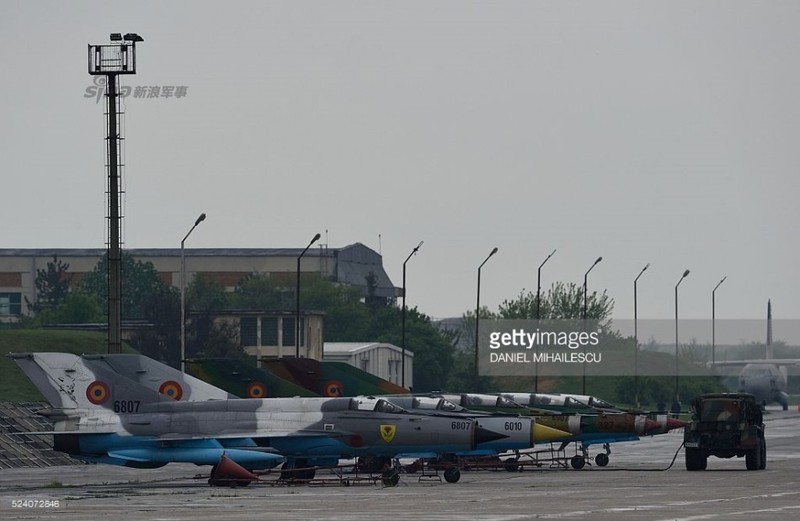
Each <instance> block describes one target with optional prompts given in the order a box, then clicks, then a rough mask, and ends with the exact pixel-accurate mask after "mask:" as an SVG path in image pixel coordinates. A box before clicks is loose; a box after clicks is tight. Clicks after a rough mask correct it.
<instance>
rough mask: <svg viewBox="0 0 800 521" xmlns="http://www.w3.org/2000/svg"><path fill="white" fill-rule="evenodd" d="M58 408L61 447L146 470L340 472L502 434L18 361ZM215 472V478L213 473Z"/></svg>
mask: <svg viewBox="0 0 800 521" xmlns="http://www.w3.org/2000/svg"><path fill="white" fill-rule="evenodd" d="M10 356H11V357H12V358H13V359H14V360H15V362H16V363H17V365H19V367H20V368H21V369H22V370H23V372H25V374H26V375H27V376H28V378H30V379H31V381H32V382H33V383H34V385H36V387H37V388H39V390H40V391H41V392H42V394H43V395H44V396H45V398H46V399H47V400H48V402H49V403H50V404H51V405H52V406H53V407H54V408H55V410H53V411H49V412H48V413H47V415H48V416H49V417H50V418H51V419H52V420H53V421H54V422H55V432H51V433H48V434H53V435H54V439H55V441H54V448H55V449H56V450H59V451H62V452H67V453H68V454H71V455H74V456H76V457H78V458H79V459H84V460H87V461H94V462H99V463H109V464H116V465H125V466H132V467H140V468H154V467H159V466H163V465H165V464H167V463H169V462H190V463H196V464H199V465H217V464H218V463H219V462H220V460H221V459H222V456H223V455H224V456H226V457H227V458H228V459H230V460H232V461H234V462H236V463H237V464H239V465H241V466H242V467H245V468H249V469H260V468H270V467H273V466H275V465H278V464H280V463H281V462H283V461H284V460H288V462H289V463H291V464H297V466H322V465H335V464H336V463H337V462H338V460H339V459H340V458H353V457H383V458H395V457H400V456H403V455H410V456H417V457H430V456H431V455H437V454H444V453H456V452H460V451H470V450H475V448H476V447H477V446H478V445H479V444H480V443H485V442H491V441H493V440H495V439H498V438H501V437H502V435H501V434H498V433H495V432H490V431H486V430H485V429H482V428H480V427H478V425H477V422H476V421H475V420H474V419H471V418H463V419H460V420H459V421H453V418H450V417H446V416H442V417H439V416H430V415H418V414H411V413H409V412H407V411H405V410H404V409H402V408H400V407H397V406H395V405H392V404H390V403H389V402H387V401H385V400H381V399H351V398H273V399H264V400H257V399H228V400H209V401H200V402H184V401H175V399H174V398H175V397H176V396H175V393H174V390H173V393H172V394H173V395H172V396H168V394H170V393H169V390H166V389H165V390H166V391H167V392H166V394H163V393H164V391H165V390H162V393H159V392H156V391H154V390H153V389H149V388H147V387H144V386H142V385H140V384H138V383H137V382H135V381H132V380H129V379H128V378H125V377H124V376H121V375H120V374H119V373H116V372H113V371H111V370H109V369H108V367H104V365H103V363H107V362H103V363H100V362H99V361H98V360H94V361H93V360H91V359H81V358H80V357H78V356H76V355H72V354H67V353H33V354H31V353H27V354H12V355H10ZM212 473H213V471H212Z"/></svg>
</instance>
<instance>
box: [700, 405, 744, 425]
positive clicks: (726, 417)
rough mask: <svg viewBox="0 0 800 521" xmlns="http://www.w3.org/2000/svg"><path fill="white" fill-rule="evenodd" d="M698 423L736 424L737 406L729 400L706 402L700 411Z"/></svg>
mask: <svg viewBox="0 0 800 521" xmlns="http://www.w3.org/2000/svg"><path fill="white" fill-rule="evenodd" d="M700 421H704V422H723V421H724V422H738V421H739V404H738V402H735V401H731V400H706V401H704V402H703V404H702V409H701V410H700Z"/></svg>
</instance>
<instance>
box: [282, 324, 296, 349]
mask: <svg viewBox="0 0 800 521" xmlns="http://www.w3.org/2000/svg"><path fill="white" fill-rule="evenodd" d="M281 322H282V323H283V345H284V346H293V345H294V317H283V320H281Z"/></svg>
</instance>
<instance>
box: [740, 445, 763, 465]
mask: <svg viewBox="0 0 800 521" xmlns="http://www.w3.org/2000/svg"><path fill="white" fill-rule="evenodd" d="M763 445H764V443H763V442H762V440H761V439H760V438H759V439H758V441H757V442H756V448H754V449H752V450H749V451H747V454H745V456H744V463H745V466H747V470H761V457H762V456H763V453H764V449H762V448H761V447H762V446H763Z"/></svg>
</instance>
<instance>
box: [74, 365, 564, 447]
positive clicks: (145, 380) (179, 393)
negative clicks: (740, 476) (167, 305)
mask: <svg viewBox="0 0 800 521" xmlns="http://www.w3.org/2000/svg"><path fill="white" fill-rule="evenodd" d="M82 360H83V362H84V363H85V364H89V365H92V364H103V365H104V366H106V367H107V368H108V369H110V370H112V371H114V372H116V373H119V374H120V375H122V376H124V377H126V378H129V379H131V380H135V381H137V382H139V383H140V384H142V385H144V386H145V387H148V388H150V389H151V390H157V391H159V392H162V394H163V393H166V392H169V395H170V396H171V397H173V398H175V399H178V400H186V399H187V397H188V399H189V400H190V401H197V400H201V399H229V398H231V397H232V396H231V395H229V394H228V393H226V392H225V391H223V390H222V389H219V388H217V387H214V386H213V385H211V384H208V383H206V382H203V381H199V380H197V379H195V378H192V377H191V376H188V375H185V374H184V373H181V372H180V371H178V370H177V369H174V368H172V367H169V366H167V365H165V364H162V363H161V362H157V361H155V360H152V359H150V358H147V357H145V356H142V355H133V354H103V355H84V356H83V357H82ZM233 398H235V396H234V397H233ZM380 398H383V399H386V400H387V401H388V402H390V403H392V404H394V405H397V406H399V407H401V408H403V409H405V410H408V411H410V412H412V413H414V414H424V415H429V414H433V415H438V416H443V415H446V416H450V417H453V418H456V419H459V420H460V419H461V418H470V419H475V420H477V428H478V429H483V430H485V431H487V432H488V431H491V432H494V433H497V434H498V435H499V436H498V437H497V439H494V440H487V441H484V442H482V443H479V444H478V445H477V446H476V447H475V449H474V450H472V451H462V452H459V453H457V454H455V455H456V456H459V457H469V456H484V455H496V454H498V453H502V452H506V451H512V450H525V449H529V448H532V447H533V446H534V444H535V443H541V442H553V441H557V440H559V439H562V438H565V437H569V436H572V435H571V434H570V433H569V432H564V431H560V430H558V429H554V428H552V427H548V426H546V425H543V424H539V423H536V422H535V421H534V420H533V418H532V417H520V416H519V415H517V414H514V415H508V414H506V415H496V414H490V413H476V412H473V411H467V410H466V409H464V408H463V407H460V406H458V405H455V404H453V403H451V402H448V401H447V400H445V399H443V398H426V397H420V396H412V395H408V394H403V395H384V396H381V397H380ZM358 399H359V400H360V401H362V402H363V401H370V400H372V401H374V400H375V398H372V397H358Z"/></svg>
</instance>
